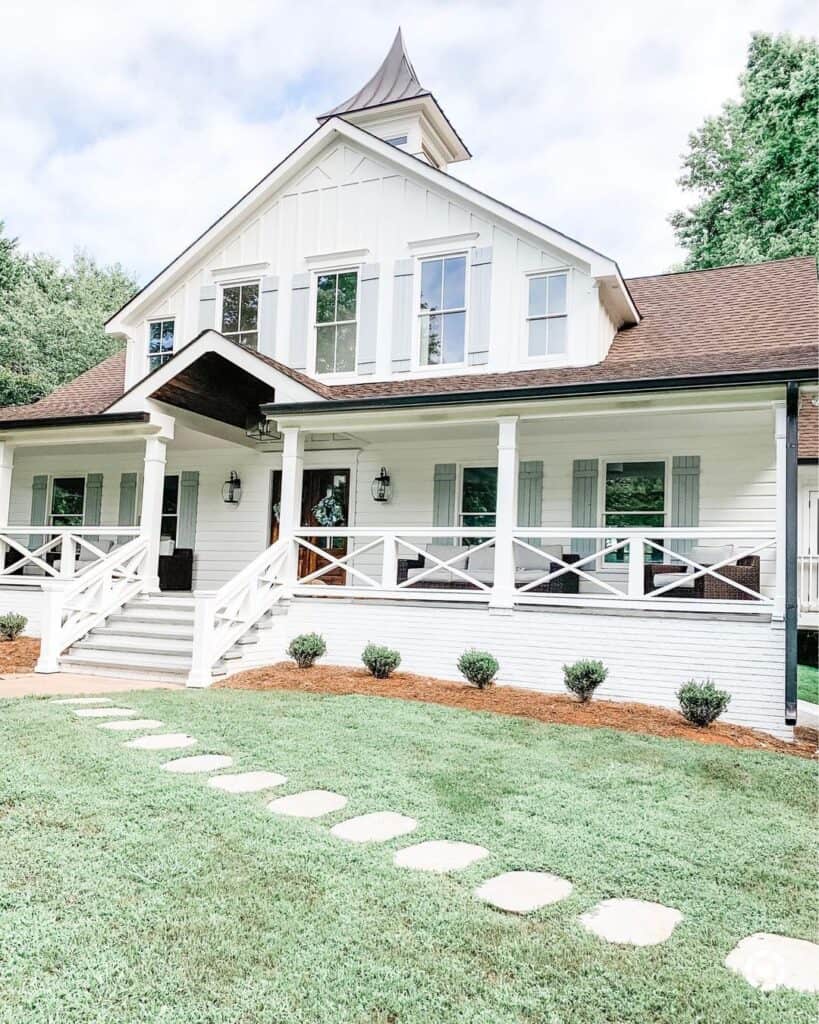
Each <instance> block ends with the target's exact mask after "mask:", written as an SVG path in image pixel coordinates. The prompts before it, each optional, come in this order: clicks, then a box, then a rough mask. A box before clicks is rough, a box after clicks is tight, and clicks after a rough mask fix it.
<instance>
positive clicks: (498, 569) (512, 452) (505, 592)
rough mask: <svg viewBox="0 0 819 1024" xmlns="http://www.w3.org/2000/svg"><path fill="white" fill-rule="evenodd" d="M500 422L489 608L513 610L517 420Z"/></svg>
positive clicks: (500, 417) (499, 418) (502, 419)
mask: <svg viewBox="0 0 819 1024" xmlns="http://www.w3.org/2000/svg"><path fill="white" fill-rule="evenodd" d="M497 422H498V499H497V506H496V510H495V511H496V515H495V527H496V534H495V581H494V584H493V586H492V597H491V598H490V601H489V607H490V608H503V609H509V610H511V609H512V608H513V607H514V603H515V600H514V598H515V553H514V550H513V549H514V545H513V543H512V533H513V532H514V530H515V527H516V526H517V524H518V417H517V416H499V417H498V421H497Z"/></svg>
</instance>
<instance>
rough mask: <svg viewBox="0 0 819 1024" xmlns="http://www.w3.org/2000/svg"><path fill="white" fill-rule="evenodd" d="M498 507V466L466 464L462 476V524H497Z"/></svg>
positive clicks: (465, 526) (466, 527)
mask: <svg viewBox="0 0 819 1024" xmlns="http://www.w3.org/2000/svg"><path fill="white" fill-rule="evenodd" d="M497 507H498V467H497V466H464V468H463V476H462V478H461V512H460V524H459V525H460V526H462V527H464V529H469V528H470V527H473V526H490V527H493V526H494V525H495V513H496V511H497Z"/></svg>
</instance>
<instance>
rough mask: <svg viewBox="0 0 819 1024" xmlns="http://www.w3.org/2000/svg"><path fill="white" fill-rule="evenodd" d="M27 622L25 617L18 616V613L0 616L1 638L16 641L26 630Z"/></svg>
mask: <svg viewBox="0 0 819 1024" xmlns="http://www.w3.org/2000/svg"><path fill="white" fill-rule="evenodd" d="M27 622H28V619H27V618H26V617H25V615H18V614H17V612H9V613H8V614H7V615H0V636H2V637H3V639H4V640H16V639H17V637H18V636H19V635H20V634H21V633H22V632H23V630H24V629H25V628H26V623H27Z"/></svg>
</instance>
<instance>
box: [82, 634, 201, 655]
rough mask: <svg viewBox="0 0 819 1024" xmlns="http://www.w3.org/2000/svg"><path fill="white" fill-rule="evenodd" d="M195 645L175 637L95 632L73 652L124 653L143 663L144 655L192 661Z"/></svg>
mask: <svg viewBox="0 0 819 1024" xmlns="http://www.w3.org/2000/svg"><path fill="white" fill-rule="evenodd" d="M192 649H193V645H192V643H191V641H190V640H185V639H182V640H176V639H174V638H173V637H156V636H152V637H147V638H143V637H140V636H131V635H128V634H125V635H123V634H122V633H99V632H98V631H97V630H95V631H94V632H93V633H89V634H88V636H87V637H85V639H84V640H79V641H78V642H77V643H76V644H74V645H73V646H72V648H71V650H72V652H73V651H80V650H83V651H88V650H95V651H123V652H125V653H128V654H136V655H138V657H137V658H136V659H132V660H135V661H137V662H141V660H142V656H143V655H154V654H157V655H159V654H162V655H171V656H176V655H180V656H183V657H186V658H188V659H190V657H191V651H192Z"/></svg>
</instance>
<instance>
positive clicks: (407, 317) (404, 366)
mask: <svg viewBox="0 0 819 1024" xmlns="http://www.w3.org/2000/svg"><path fill="white" fill-rule="evenodd" d="M414 266H415V263H414V260H412V259H402V260H396V261H395V276H394V277H393V283H392V353H391V355H392V372H393V373H406V372H407V371H408V370H411V369H412V323H413V315H412V272H413V269H414Z"/></svg>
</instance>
